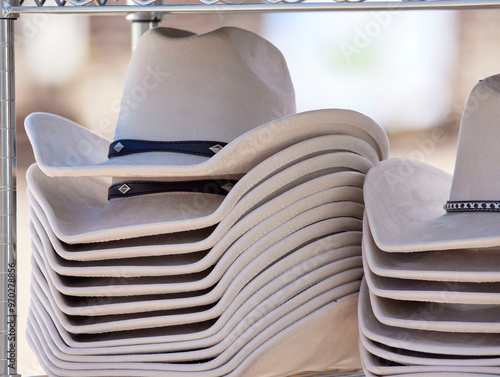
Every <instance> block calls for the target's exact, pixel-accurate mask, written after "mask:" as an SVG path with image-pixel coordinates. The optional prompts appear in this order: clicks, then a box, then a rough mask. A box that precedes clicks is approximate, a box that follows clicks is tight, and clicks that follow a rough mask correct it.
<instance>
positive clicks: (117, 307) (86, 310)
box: [33, 237, 361, 316]
mask: <svg viewBox="0 0 500 377" xmlns="http://www.w3.org/2000/svg"><path fill="white" fill-rule="evenodd" d="M344 238H345V237H344ZM344 242H346V241H345V240H344ZM301 250H302V249H298V250H295V251H294V252H293V253H292V255H287V256H286V257H284V258H285V259H286V261H285V262H286V263H285V262H283V263H276V265H273V266H272V268H271V267H270V268H271V269H272V271H274V273H275V274H282V273H284V271H283V269H286V268H288V267H289V266H288V265H287V263H288V262H289V261H290V260H295V262H296V263H299V262H302V261H301V259H300V258H304V257H303V256H301V255H302V254H303V251H302V252H301ZM295 252H298V255H297V256H295V255H293V254H295ZM268 254H269V253H266V256H267V255H268ZM339 254H340V255H342V254H341V253H339ZM34 257H35V261H36V262H38V263H35V264H34V266H33V271H34V278H35V280H36V281H37V282H38V285H39V286H41V287H43V288H44V289H49V291H50V292H51V297H52V298H53V301H54V302H55V304H56V305H57V307H58V308H59V310H61V311H62V312H63V313H65V314H68V315H74V316H85V315H90V316H99V315H113V314H119V315H121V314H131V313H146V312H152V311H159V310H174V309H183V308H194V309H193V312H195V313H197V312H199V311H200V309H199V308H200V307H201V306H206V305H211V304H214V303H217V312H219V311H220V309H221V308H223V309H224V311H225V310H227V306H228V305H230V303H231V302H232V301H234V299H235V297H236V296H237V295H239V294H240V293H241V290H242V289H243V288H244V287H245V286H246V285H247V284H248V282H249V281H253V280H252V279H254V280H255V283H254V285H253V286H254V289H259V287H260V286H262V285H264V284H266V283H267V282H268V280H266V279H270V278H271V277H272V275H271V277H270V276H269V275H268V272H267V271H268V270H267V269H266V270H265V271H266V274H265V275H264V276H262V273H259V272H258V270H257V268H258V262H260V261H259V259H261V260H262V259H263V258H256V259H255V260H254V261H252V262H250V263H249V264H248V266H247V267H246V268H243V269H241V267H239V268H238V267H237V264H238V263H237V262H236V263H235V265H234V266H233V265H231V266H230V267H229V269H228V271H227V272H226V273H225V274H224V276H222V278H221V280H220V281H219V282H217V283H216V284H215V285H214V287H210V288H207V289H203V290H196V291H188V292H185V293H183V294H182V293H181V294H180V293H176V294H162V295H157V296H155V297H152V296H151V295H137V296H133V297H130V296H123V293H121V292H120V294H122V295H121V296H107V297H106V298H105V299H103V298H101V299H88V298H87V297H85V298H84V299H82V300H80V301H77V302H75V296H70V297H68V296H66V295H64V294H61V293H60V291H59V290H58V289H57V285H58V284H60V280H62V278H61V276H58V275H56V274H54V273H53V271H51V270H50V268H48V267H47V266H46V265H45V264H44V263H43V260H42V258H40V257H38V255H37V252H36V251H35V252H34ZM287 258H288V259H287ZM323 258H324V259H326V256H323ZM360 266H361V257H360V256H359V255H358V256H351V257H350V258H348V259H345V260H344V258H343V260H342V263H339V265H338V266H337V267H338V269H337V270H335V271H336V273H340V272H342V271H343V270H345V269H351V268H355V267H360ZM237 268H238V269H240V271H239V273H237V274H235V270H236V269H237ZM256 270H257V271H256ZM236 271H237V270H236ZM305 271H306V270H304V272H305ZM332 271H333V270H332ZM64 278H65V279H69V278H68V277H64ZM163 278H164V280H168V276H165V277H163ZM143 280H145V283H147V280H146V279H143ZM126 289H127V287H124V289H123V290H124V291H125V293H126ZM49 291H47V292H49ZM213 311H215V310H213ZM187 314H188V313H186V316H187ZM193 316H194V315H193Z"/></svg>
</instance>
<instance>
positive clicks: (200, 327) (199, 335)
mask: <svg viewBox="0 0 500 377" xmlns="http://www.w3.org/2000/svg"><path fill="white" fill-rule="evenodd" d="M353 236H356V235H353ZM360 236H361V235H360V234H359V233H358V234H357V238H358V242H359V239H360ZM339 241H340V239H339V236H338V235H333V236H329V237H326V238H323V239H321V240H318V241H315V242H313V243H311V244H310V246H309V245H308V246H306V247H304V248H303V250H304V252H306V253H310V254H311V258H314V259H313V260H312V261H308V262H307V263H308V265H310V264H311V262H313V263H312V265H313V267H314V266H319V265H321V264H322V263H323V262H322V261H323V258H324V257H325V256H326V257H328V254H326V255H325V254H322V253H323V250H325V249H332V250H337V253H339V254H340V255H345V256H346V257H348V256H349V255H351V253H352V252H354V253H355V254H356V253H359V251H360V250H359V246H345V247H342V246H341V245H342V243H339ZM358 255H359V254H358ZM309 268H310V267H309ZM358 270H359V269H358ZM304 271H306V270H304ZM263 274H264V275H265V274H268V273H267V272H263ZM290 278H292V279H294V278H295V275H294V274H291V275H289V274H286V275H285V276H276V277H275V278H274V280H273V281H272V282H270V283H269V284H267V285H266V286H264V287H262V288H260V289H258V290H257V291H256V292H255V293H252V292H253V288H252V286H253V285H254V284H255V283H251V284H249V286H248V287H245V288H244V289H243V290H242V292H241V293H240V294H239V295H238V297H237V298H236V299H235V300H234V301H233V302H232V303H231V304H230V305H229V307H228V308H227V309H226V310H225V311H224V313H223V314H222V315H221V316H220V317H219V318H217V320H216V321H215V322H204V323H198V324H191V325H187V326H181V327H179V328H178V329H177V328H176V326H171V327H164V328H155V329H149V330H148V329H143V330H139V331H133V330H132V331H130V330H129V331H125V332H123V333H121V332H114V333H109V334H108V336H106V337H105V338H103V337H95V336H93V335H88V334H87V335H85V334H82V335H79V336H74V335H73V334H71V333H69V332H67V331H66V330H65V329H64V328H63V327H62V325H61V324H60V322H59V321H58V320H57V316H56V314H55V312H54V311H53V309H52V306H51V304H50V301H49V299H48V298H46V296H45V295H42V296H32V301H33V305H31V308H32V309H31V310H32V311H35V312H36V313H37V314H38V315H39V316H40V317H41V318H42V320H43V322H44V324H45V325H46V326H50V325H51V324H53V326H55V328H56V331H57V333H58V334H59V335H60V336H61V337H62V339H63V341H64V343H65V344H67V345H68V346H69V349H71V350H73V352H74V353H75V354H89V351H90V353H93V352H94V350H95V352H99V353H100V354H109V353H112V354H123V353H125V354H130V353H140V352H151V353H155V352H170V351H179V350H186V349H190V348H191V347H192V345H193V343H194V344H205V345H206V346H208V345H211V344H214V342H215V343H217V342H219V341H221V339H224V338H226V337H227V336H229V334H230V333H231V331H233V330H234V329H235V328H241V326H242V325H244V326H250V325H252V323H254V321H255V320H256V319H257V318H260V317H261V316H262V315H265V314H266V313H269V312H271V311H272V310H274V309H275V308H277V307H278V306H280V305H283V304H284V303H285V302H287V301H288V300H291V299H292V298H293V297H294V296H296V295H297V294H299V292H300V291H303V290H304V289H306V288H307V287H308V286H310V285H311V284H314V282H315V278H313V277H312V276H311V277H310V276H309V274H308V273H306V274H305V275H304V276H301V277H299V278H298V279H296V281H295V282H293V283H290V280H289V279H290ZM283 286H287V289H282V287H283ZM181 329H183V331H179V330H181ZM144 350H145V351H144Z"/></svg>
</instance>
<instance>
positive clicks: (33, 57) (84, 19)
mask: <svg viewBox="0 0 500 377" xmlns="http://www.w3.org/2000/svg"><path fill="white" fill-rule="evenodd" d="M499 16H500V13H499V11H494V10H487V11H486V10H483V11H477V10H468V11H460V12H452V11H431V12H429V11H416V12H402V11H396V10H395V11H392V12H378V13H374V12H363V13H361V12H339V13H294V14H272V15H270V14H266V15H241V14H240V15H238V14H227V13H226V14H224V13H219V14H214V15H210V16H164V17H163V20H162V22H161V26H171V27H177V28H182V29H187V30H191V31H194V32H198V33H201V32H206V31H209V30H211V29H214V28H216V27H219V26H222V25H234V26H239V27H243V28H246V29H249V30H252V31H255V32H257V33H259V34H261V35H263V36H264V37H266V38H267V39H269V40H270V41H271V42H273V43H274V44H275V45H277V46H278V48H280V49H281V51H282V52H283V54H284V55H285V58H286V59H287V61H288V64H289V67H290V71H291V74H292V79H293V81H294V84H295V88H296V96H297V104H298V110H299V111H304V110H309V109H319V108H327V107H338V108H350V109H353V110H357V111H361V112H363V113H365V114H366V115H368V116H371V117H372V118H374V119H375V120H376V121H377V122H378V123H380V124H381V125H382V126H383V127H384V128H385V129H386V130H387V131H388V133H389V135H390V139H391V155H392V156H405V157H411V158H415V159H419V160H422V161H425V162H427V163H430V164H433V165H435V166H438V167H440V168H442V169H444V170H446V171H448V172H450V173H452V172H453V164H454V154H455V148H456V140H457V132H458V128H459V121H460V116H461V112H462V109H463V106H464V103H465V101H466V99H467V96H468V92H469V91H470V90H471V89H472V87H473V85H474V84H475V83H476V82H477V81H478V80H479V79H481V78H483V77H486V76H489V75H492V74H496V73H499V71H500V67H498V66H499V63H498V62H499V61H500V28H499V27H498V19H499ZM15 26H16V71H17V78H16V79H17V93H16V95H17V125H18V203H19V204H18V224H19V225H18V229H19V230H18V238H19V247H18V255H19V258H18V259H19V276H20V278H19V284H20V286H19V344H20V345H19V372H20V373H22V375H24V376H29V375H36V374H41V373H42V370H41V368H40V367H39V365H38V363H37V362H36V360H35V358H34V357H33V356H32V354H31V352H30V350H29V348H28V346H27V344H26V341H25V339H24V331H25V327H26V325H25V322H26V312H27V308H28V305H29V264H30V262H29V260H30V259H29V258H30V245H29V234H28V233H27V226H28V221H29V220H28V214H27V210H28V204H27V200H26V196H25V181H24V174H25V171H26V168H27V166H29V164H31V163H32V162H33V157H32V154H31V150H30V146H29V143H28V141H27V138H26V135H25V134H24V130H23V121H24V118H25V117H26V115H28V114H29V113H31V112H36V111H44V112H51V113H55V114H58V115H62V116H65V117H68V118H70V119H72V120H74V121H76V122H78V123H80V124H82V125H83V126H85V127H88V128H90V129H92V130H94V131H96V132H98V133H101V134H104V135H106V136H108V137H109V138H111V137H112V135H113V130H114V123H115V120H116V117H117V114H118V108H119V102H120V97H121V90H122V85H123V79H124V75H125V71H126V68H127V64H128V60H129V58H130V24H129V22H128V21H126V20H125V18H124V17H120V16H118V17H108V16H94V17H89V16H80V15H78V16H69V15H65V16H61V15H58V16H56V15H43V14H41V15H24V16H22V17H21V18H20V20H18V21H16V25H15Z"/></svg>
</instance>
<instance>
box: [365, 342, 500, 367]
mask: <svg viewBox="0 0 500 377" xmlns="http://www.w3.org/2000/svg"><path fill="white" fill-rule="evenodd" d="M397 352H398V350H397V349H396V350H387V349H385V348H384V347H383V346H381V345H379V344H376V343H373V342H372V341H371V340H369V339H367V338H366V337H364V336H363V334H360V353H361V357H362V358H363V364H364V366H365V368H366V369H367V370H369V371H370V372H372V373H376V374H381V375H383V376H392V375H396V374H402V375H405V374H409V376H413V373H428V375H429V376H430V375H434V373H439V372H442V373H471V374H478V375H482V376H484V374H490V375H498V374H499V373H500V367H498V366H479V365H473V364H475V363H476V362H477V360H476V359H474V360H470V359H469V360H460V359H457V358H455V359H451V360H443V359H436V355H433V356H434V358H432V357H429V358H425V359H424V358H423V360H429V361H436V365H421V364H408V361H414V362H415V363H418V361H419V360H420V358H417V357H412V356H404V355H401V354H399V353H397ZM398 360H399V361H398ZM403 360H404V361H405V362H406V363H405V362H403ZM448 361H450V364H446V362H448ZM439 362H441V364H437V363H439ZM457 362H462V364H467V363H468V364H469V365H456V364H457Z"/></svg>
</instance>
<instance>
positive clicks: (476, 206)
mask: <svg viewBox="0 0 500 377" xmlns="http://www.w3.org/2000/svg"><path fill="white" fill-rule="evenodd" d="M444 209H445V210H446V212H500V200H466V201H447V202H446V204H445V205H444Z"/></svg>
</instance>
